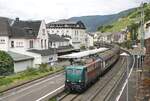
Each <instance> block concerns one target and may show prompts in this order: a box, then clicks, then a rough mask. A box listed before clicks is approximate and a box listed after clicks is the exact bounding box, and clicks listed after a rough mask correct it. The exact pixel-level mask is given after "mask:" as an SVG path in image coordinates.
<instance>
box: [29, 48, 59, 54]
mask: <svg viewBox="0 0 150 101" xmlns="http://www.w3.org/2000/svg"><path fill="white" fill-rule="evenodd" d="M28 51H29V52H33V53H36V54H40V55H41V56H48V55H53V54H56V53H57V51H56V49H53V48H49V49H45V50H37V49H32V50H28Z"/></svg>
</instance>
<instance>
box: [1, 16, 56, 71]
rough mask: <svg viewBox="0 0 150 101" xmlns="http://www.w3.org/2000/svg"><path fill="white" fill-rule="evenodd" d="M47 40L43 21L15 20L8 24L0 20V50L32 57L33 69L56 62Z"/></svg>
mask: <svg viewBox="0 0 150 101" xmlns="http://www.w3.org/2000/svg"><path fill="white" fill-rule="evenodd" d="M48 38H49V37H48V33H47V30H46V24H45V21H44V20H43V21H40V20H39V21H21V20H19V18H16V20H15V21H13V22H12V23H9V22H8V19H7V20H6V19H0V50H3V51H7V52H8V51H10V52H13V53H16V54H17V53H18V54H22V55H26V56H29V57H34V59H33V65H32V66H33V67H38V66H39V64H41V63H49V64H54V63H55V61H57V53H56V52H55V50H54V49H49V47H48ZM22 65H23V64H22ZM20 68H21V67H20Z"/></svg>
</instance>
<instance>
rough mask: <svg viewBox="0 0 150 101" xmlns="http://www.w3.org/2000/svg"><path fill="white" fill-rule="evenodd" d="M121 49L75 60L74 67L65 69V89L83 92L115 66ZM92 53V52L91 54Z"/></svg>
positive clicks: (115, 48) (95, 53) (116, 48)
mask: <svg viewBox="0 0 150 101" xmlns="http://www.w3.org/2000/svg"><path fill="white" fill-rule="evenodd" d="M119 50H120V49H119V47H114V48H112V49H110V50H107V51H105V52H103V53H101V52H99V51H98V52H94V53H93V54H92V55H91V54H90V55H85V56H84V55H83V54H82V55H83V56H82V57H79V58H74V61H73V62H72V65H70V66H67V67H66V69H65V76H66V80H65V89H66V90H68V91H77V92H82V91H84V90H85V89H87V88H88V86H90V85H91V84H93V83H94V82H95V81H96V80H98V78H99V77H100V76H101V75H102V74H103V73H104V72H105V71H106V70H108V69H109V67H111V65H112V64H114V63H115V62H116V61H117V59H118V58H119V52H120V51H119ZM89 53H92V52H89Z"/></svg>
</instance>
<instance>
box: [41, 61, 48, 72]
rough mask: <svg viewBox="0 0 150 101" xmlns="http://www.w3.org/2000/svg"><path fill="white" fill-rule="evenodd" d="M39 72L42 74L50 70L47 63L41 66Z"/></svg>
mask: <svg viewBox="0 0 150 101" xmlns="http://www.w3.org/2000/svg"><path fill="white" fill-rule="evenodd" d="M39 70H40V71H41V72H47V71H48V70H49V69H48V64H47V63H42V64H40V67H39Z"/></svg>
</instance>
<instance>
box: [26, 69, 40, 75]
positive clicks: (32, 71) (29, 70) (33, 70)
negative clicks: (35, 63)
mask: <svg viewBox="0 0 150 101" xmlns="http://www.w3.org/2000/svg"><path fill="white" fill-rule="evenodd" d="M37 74H38V73H37V70H36V69H35V68H33V67H27V70H26V71H25V75H37Z"/></svg>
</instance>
